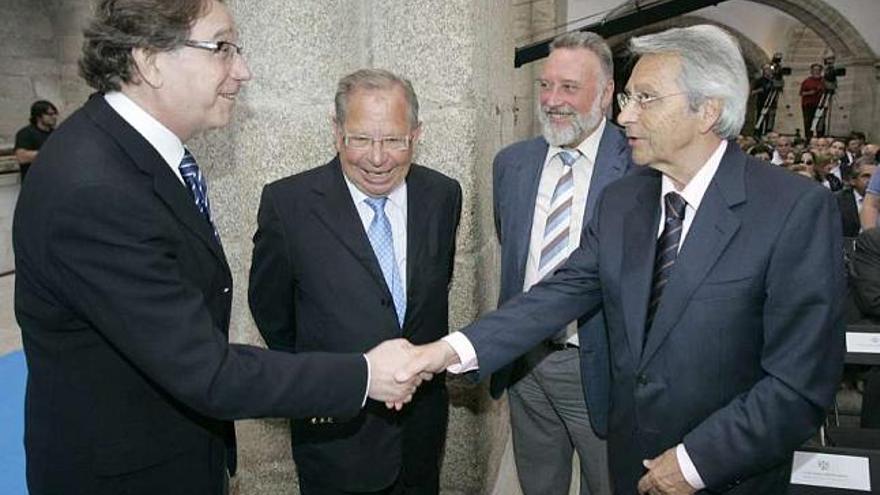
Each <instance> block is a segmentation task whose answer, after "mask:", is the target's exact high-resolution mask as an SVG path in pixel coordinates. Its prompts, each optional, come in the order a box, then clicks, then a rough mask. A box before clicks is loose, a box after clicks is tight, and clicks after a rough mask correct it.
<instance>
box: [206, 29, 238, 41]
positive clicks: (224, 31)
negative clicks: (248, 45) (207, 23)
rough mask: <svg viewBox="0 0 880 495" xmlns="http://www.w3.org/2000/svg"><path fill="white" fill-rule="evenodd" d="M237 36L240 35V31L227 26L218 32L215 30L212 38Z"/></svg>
mask: <svg viewBox="0 0 880 495" xmlns="http://www.w3.org/2000/svg"><path fill="white" fill-rule="evenodd" d="M237 36H238V32H237V31H236V30H235V28H233V27H225V28H221V29H219V30H218V31H217V32H215V33H214V36H212V37H211V39H214V40H217V39H220V38H230V37H231V38H235V37H237Z"/></svg>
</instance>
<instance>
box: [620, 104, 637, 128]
mask: <svg viewBox="0 0 880 495" xmlns="http://www.w3.org/2000/svg"><path fill="white" fill-rule="evenodd" d="M636 107H637V105H635V104H633V103H632V102H630V103H629V104H628V105H626V106H624V107H623V108H621V109H620V113H619V114H617V123H618V124H620V125H622V126H623V127H626V126H627V125H628V124H632V123H633V122H635V121H636V118H637V117H638V112H637V111H636V110H635V108H636Z"/></svg>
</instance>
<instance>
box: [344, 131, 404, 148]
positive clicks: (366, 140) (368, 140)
mask: <svg viewBox="0 0 880 495" xmlns="http://www.w3.org/2000/svg"><path fill="white" fill-rule="evenodd" d="M342 142H343V143H344V144H345V146H346V147H348V148H351V149H354V150H365V149H368V148H372V147H373V143H379V148H380V149H382V150H385V151H404V150H408V149H409V145H410V144H411V143H412V138H411V137H410V136H383V137H378V138H374V137H372V136H363V135H359V134H345V135H343V136H342Z"/></svg>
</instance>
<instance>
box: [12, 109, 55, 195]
mask: <svg viewBox="0 0 880 495" xmlns="http://www.w3.org/2000/svg"><path fill="white" fill-rule="evenodd" d="M57 123H58V109H57V108H55V105H53V104H52V103H51V102H49V101H46V100H39V101H35V102H34V103H33V104H32V105H31V118H30V124H28V125H27V126H25V127H22V128H21V129H19V131H18V132H16V133H15V145H14V153H15V160H16V161H17V162H18V170H19V172H20V173H21V182H22V184H24V179H25V176H26V175H27V173H28V169H30V166H31V163H33V162H34V160H36V159H37V154H38V153H39V151H40V148H42V146H43V143H45V142H46V140H47V139H49V135H50V134H52V131H53V130H54V129H55V125H56V124H57Z"/></svg>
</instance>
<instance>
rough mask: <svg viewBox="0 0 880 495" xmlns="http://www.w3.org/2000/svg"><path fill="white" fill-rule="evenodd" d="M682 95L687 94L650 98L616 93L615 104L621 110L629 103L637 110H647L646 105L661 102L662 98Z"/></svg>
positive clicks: (639, 94)
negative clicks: (634, 105) (633, 104)
mask: <svg viewBox="0 0 880 495" xmlns="http://www.w3.org/2000/svg"><path fill="white" fill-rule="evenodd" d="M684 94H687V93H686V92H684V91H682V92H680V93H672V94H669V95H662V96H651V95H646V94H645V93H635V94H632V95H631V94H628V93H617V104H618V105H619V106H620V109H621V110H623V109H624V108H626V107H627V106H628V105H629V104H630V103H635V104H636V106H637V107H638V108H639V110H644V109H646V108H648V105H649V104H650V103H653V102H655V101H658V100H662V99H663V98H669V97H671V96H678V95H684Z"/></svg>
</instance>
